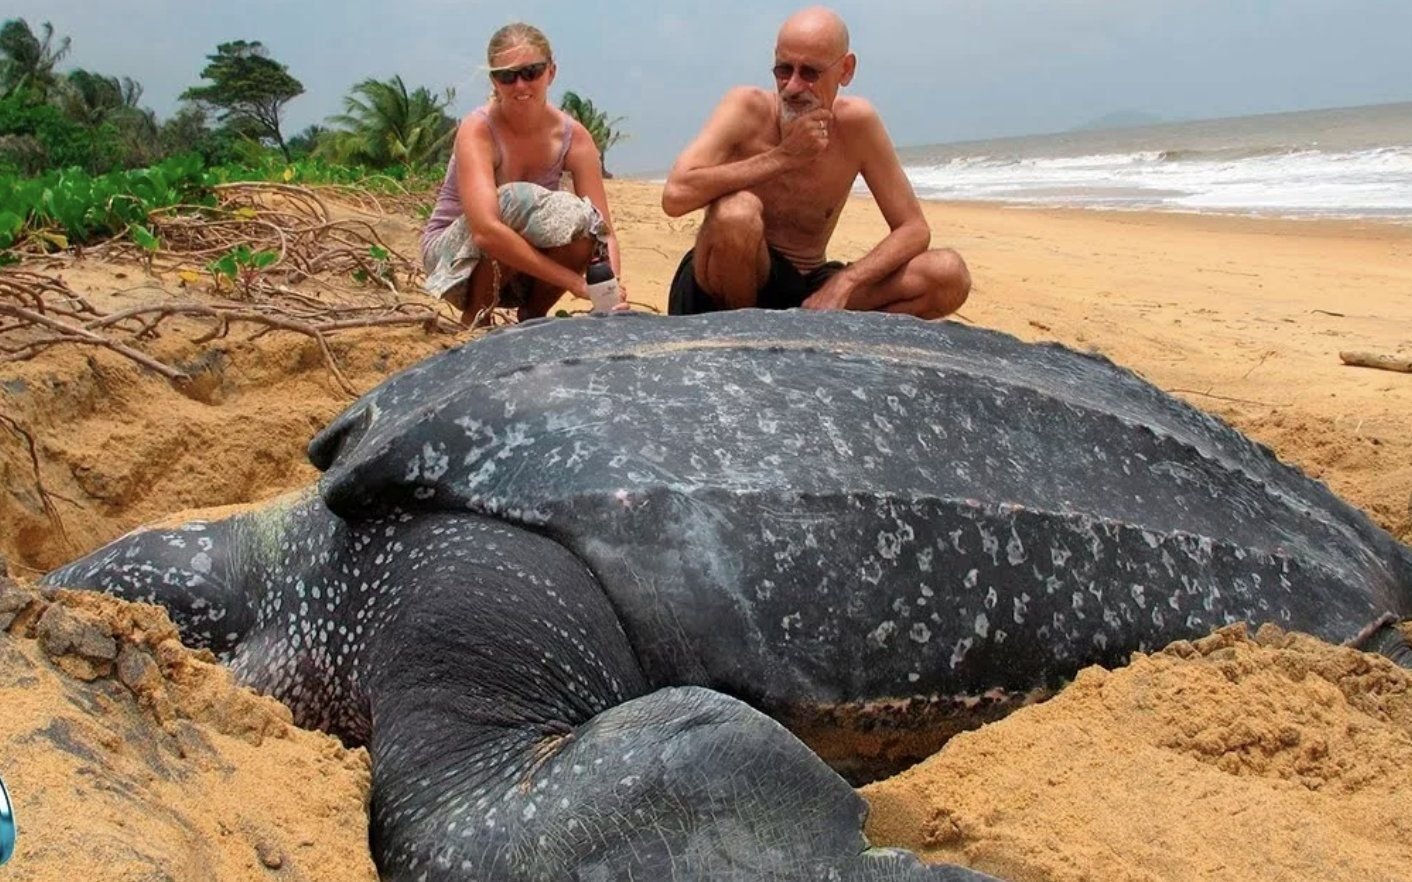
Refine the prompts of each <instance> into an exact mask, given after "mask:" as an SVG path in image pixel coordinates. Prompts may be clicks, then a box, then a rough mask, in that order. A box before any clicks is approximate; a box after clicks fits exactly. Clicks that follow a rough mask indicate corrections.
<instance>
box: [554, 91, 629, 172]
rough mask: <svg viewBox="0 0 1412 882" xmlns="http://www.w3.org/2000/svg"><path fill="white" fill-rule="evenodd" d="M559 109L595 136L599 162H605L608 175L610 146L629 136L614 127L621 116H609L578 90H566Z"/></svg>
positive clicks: (594, 141)
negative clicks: (610, 117)
mask: <svg viewBox="0 0 1412 882" xmlns="http://www.w3.org/2000/svg"><path fill="white" fill-rule="evenodd" d="M559 109H560V110H562V111H564V112H565V113H567V114H568V115H569V116H572V117H573V118H574V119H576V120H578V121H579V122H580V123H582V124H583V127H584V128H585V129H588V133H589V134H590V135H592V136H593V143H594V144H595V145H596V146H597V147H598V158H599V162H601V163H602V164H603V176H604V177H605V178H606V177H609V175H608V164H607V158H608V148H609V147H612V146H613V145H614V144H616V143H618V142H619V141H621V140H623V139H624V138H626V137H627V135H626V134H624V133H623V131H622V130H621V129H617V128H614V126H616V125H617V124H618V123H620V122H622V121H623V118H622V117H621V116H616V117H613V118H612V119H609V118H608V113H607V112H606V111H604V110H600V109H599V108H597V107H594V106H593V102H592V101H590V100H588V99H587V98H583V97H581V96H580V95H579V94H578V93H577V92H565V93H564V97H563V99H562V100H560V102H559Z"/></svg>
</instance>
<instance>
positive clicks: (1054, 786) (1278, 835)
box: [863, 626, 1412, 882]
mask: <svg viewBox="0 0 1412 882" xmlns="http://www.w3.org/2000/svg"><path fill="white" fill-rule="evenodd" d="M1408 769H1412V672H1409V671H1406V670H1403V669H1401V668H1398V667H1396V666H1394V665H1392V664H1391V663H1389V662H1387V661H1385V660H1383V659H1381V658H1377V657H1374V656H1371V655H1368V654H1365V653H1361V652H1356V651H1353V650H1349V649H1343V648H1336V647H1331V646H1328V645H1327V644H1324V643H1321V642H1319V641H1317V640H1314V639H1313V638H1310V637H1306V636H1303V635H1298V634H1284V633H1282V632H1280V631H1279V630H1278V629H1276V628H1273V627H1266V628H1263V629H1261V631H1260V632H1259V633H1258V635H1257V636H1256V637H1255V638H1254V639H1252V638H1250V637H1248V636H1247V635H1246V632H1245V629H1244V627H1243V626H1238V627H1233V628H1229V629H1226V630H1224V631H1221V632H1219V633H1217V634H1215V635H1213V636H1211V637H1210V638H1207V639H1205V640H1202V641H1199V642H1197V643H1186V642H1182V643H1177V644H1173V645H1172V646H1170V647H1168V648H1167V649H1166V650H1164V651H1163V652H1160V653H1157V654H1155V655H1151V656H1144V655H1138V656H1135V657H1134V659H1133V661H1132V664H1131V665H1129V666H1128V667H1126V668H1122V669H1120V670H1117V671H1113V672H1109V671H1106V670H1104V669H1102V668H1097V667H1094V668H1088V669H1086V670H1084V671H1082V672H1080V674H1079V676H1078V678H1077V679H1076V680H1075V681H1074V683H1073V684H1072V685H1070V686H1069V687H1068V688H1067V689H1065V690H1064V691H1063V692H1061V693H1060V694H1059V695H1058V696H1057V697H1056V698H1054V699H1052V700H1050V701H1049V702H1047V703H1045V704H1042V705H1038V706H1035V707H1031V708H1027V709H1025V710H1021V711H1018V712H1016V713H1015V714H1013V715H1012V716H1010V717H1009V718H1007V719H1006V720H1004V721H1002V722H999V723H996V724H994V725H991V726H988V727H986V728H985V729H982V730H979V731H977V732H972V733H968V734H964V735H959V736H957V737H956V738H954V739H953V740H952V741H951V742H950V743H948V744H947V746H946V747H945V748H944V749H943V750H942V751H941V752H940V753H938V754H937V755H935V756H933V757H932V758H931V759H929V760H927V761H926V762H924V763H922V764H920V765H918V766H916V767H914V768H912V769H910V770H908V771H907V772H905V773H903V774H901V775H898V776H897V777H895V778H892V779H889V780H887V781H882V782H879V783H877V784H873V785H870V786H868V787H867V788H865V789H864V791H863V792H864V795H865V796H866V797H867V799H868V800H869V802H870V803H871V804H872V806H873V815H872V817H871V819H870V820H869V824H868V833H869V837H870V838H871V839H872V840H873V841H874V842H878V843H887V844H893V845H900V846H905V847H908V848H913V849H916V850H917V851H919V852H920V853H922V854H923V855H924V856H925V857H926V858H927V859H929V860H936V861H951V862H958V863H965V864H968V865H970V866H973V867H976V868H979V869H982V870H985V871H987V872H990V873H994V874H996V875H999V876H1002V877H1004V878H1006V879H1010V880H1013V882H1030V880H1033V882H1040V880H1043V882H1080V880H1105V882H1156V880H1212V882H1214V880H1227V879H1242V880H1293V879H1321V880H1326V882H1333V880H1348V882H1368V880H1388V882H1392V880H1406V879H1408V878H1412V816H1409V814H1408V806H1412V779H1409V777H1408V775H1407V770H1408Z"/></svg>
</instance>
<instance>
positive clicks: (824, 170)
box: [752, 141, 859, 245]
mask: <svg viewBox="0 0 1412 882" xmlns="http://www.w3.org/2000/svg"><path fill="white" fill-rule="evenodd" d="M752 146H758V151H757V152H764V151H765V150H768V149H769V148H770V146H772V145H769V144H763V143H762V144H760V145H752ZM858 171H859V164H858V161H857V159H856V158H855V157H854V156H853V154H852V153H851V151H849V150H848V145H847V144H846V143H842V142H840V141H835V142H834V143H833V144H831V145H829V147H828V149H827V150H826V151H825V152H824V153H822V154H820V155H819V156H817V157H815V159H814V160H813V161H812V162H810V163H808V164H806V165H804V166H801V167H800V168H797V169H793V170H791V171H788V172H785V173H783V174H781V175H779V176H777V177H775V178H772V179H771V180H769V181H766V182H764V183H762V184H759V185H757V186H755V187H753V188H752V192H754V193H755V195H756V196H759V197H760V201H761V202H762V203H764V208H765V229H766V231H767V233H769V235H770V238H771V239H775V238H778V237H779V236H780V235H784V236H789V237H795V236H797V237H799V238H800V239H801V240H819V239H822V240H827V239H828V236H829V234H830V233H831V232H832V231H833V228H834V226H835V225H836V224H837V223H838V214H839V212H840V211H841V210H842V208H843V204H844V202H845V201H846V200H847V199H848V195H849V193H850V192H852V189H853V183H854V181H856V180H857V178H858ZM820 244H821V245H822V242H820Z"/></svg>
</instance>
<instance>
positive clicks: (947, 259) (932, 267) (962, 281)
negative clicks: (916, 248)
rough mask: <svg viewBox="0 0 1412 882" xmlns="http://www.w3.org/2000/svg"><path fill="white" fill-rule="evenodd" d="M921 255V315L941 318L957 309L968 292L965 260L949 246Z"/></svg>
mask: <svg viewBox="0 0 1412 882" xmlns="http://www.w3.org/2000/svg"><path fill="white" fill-rule="evenodd" d="M921 259H922V262H923V265H922V267H921V270H922V273H923V275H924V276H925V277H926V280H927V284H926V288H925V291H926V293H925V295H924V297H923V300H924V302H923V303H922V304H920V306H921V309H920V312H921V313H922V314H923V317H925V318H941V317H942V316H944V315H950V314H951V313H953V312H955V311H956V310H958V309H960V308H961V306H962V305H963V304H964V303H965V302H966V298H967V297H969V296H970V294H971V270H970V268H969V267H967V266H966V261H965V260H963V259H962V258H961V255H960V254H958V253H956V251H955V250H954V249H951V248H937V249H934V250H932V251H928V252H926V253H925V254H923V255H922V256H921Z"/></svg>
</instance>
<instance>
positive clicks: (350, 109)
mask: <svg viewBox="0 0 1412 882" xmlns="http://www.w3.org/2000/svg"><path fill="white" fill-rule="evenodd" d="M71 49H72V46H71V45H70V40H69V38H68V37H62V36H57V35H56V34H55V30H54V27H53V26H52V25H51V24H50V23H48V22H45V23H44V24H42V25H41V26H40V27H39V29H38V30H37V31H36V30H35V29H33V28H31V27H30V25H29V24H28V23H27V22H26V21H25V20H24V19H10V20H8V21H5V22H3V24H0V263H4V262H7V261H9V260H13V259H15V257H16V254H17V252H19V251H28V252H33V251H53V250H56V249H65V248H70V247H76V246H81V245H83V244H85V243H90V242H94V241H97V240H101V239H105V238H108V237H112V236H126V237H128V238H129V239H131V240H132V241H133V242H134V243H135V244H136V245H137V246H138V247H139V248H141V249H142V250H143V251H144V252H145V253H146V254H148V255H151V254H153V253H155V252H156V251H157V250H158V248H159V244H160V243H159V242H158V239H157V236H156V235H155V234H154V233H153V230H154V229H156V226H155V225H154V224H153V223H152V220H153V215H154V213H157V212H163V211H166V210H168V209H171V208H173V207H177V206H185V207H189V208H191V209H195V210H199V209H200V207H201V206H210V205H213V204H214V203H215V190H214V189H213V188H215V187H217V186H219V185H220V184H226V183H235V182H243V181H271V182H282V183H289V184H297V185H324V184H335V185H347V186H357V187H359V188H361V189H364V190H370V191H372V192H374V193H376V192H386V193H398V194H405V193H406V192H407V191H408V190H414V191H417V190H424V191H429V190H430V189H431V188H432V187H433V186H434V185H435V183H436V182H437V181H439V180H440V178H441V175H442V173H443V170H444V168H445V165H446V161H447V159H448V157H449V156H450V153H451V149H452V141H453V139H454V137H455V131H456V121H455V120H454V119H453V118H452V117H451V116H450V115H448V113H447V110H448V108H449V107H450V105H451V102H452V101H453V99H454V97H455V96H454V92H452V91H451V90H449V89H448V90H445V91H443V92H440V93H437V92H433V91H432V90H430V89H427V88H426V87H422V86H417V87H415V88H409V87H408V86H407V84H406V83H405V82H403V80H402V78H401V77H400V76H394V77H392V78H390V79H387V80H376V79H366V80H363V81H361V82H359V83H357V84H356V85H354V86H353V87H352V88H351V89H350V90H349V94H348V95H347V96H346V97H345V98H344V99H343V112H342V113H340V114H337V115H336V116H333V117H330V118H329V119H328V121H327V122H328V127H325V126H317V125H316V126H309V127H308V128H306V129H304V130H303V131H301V132H299V133H298V134H296V135H294V136H292V137H289V138H286V137H285V136H284V133H283V131H282V129H281V123H282V117H283V114H284V110H285V107H286V105H288V103H289V102H290V101H292V100H294V99H295V98H297V97H298V96H299V95H301V94H302V93H303V91H304V87H303V85H302V84H301V83H300V82H299V81H298V80H297V79H295V78H294V76H293V75H291V74H290V73H289V71H288V70H287V69H286V67H285V66H284V65H283V64H280V63H279V62H278V61H276V60H275V59H273V58H271V57H270V55H269V52H268V51H267V50H266V49H265V47H264V46H263V45H262V44H261V43H260V42H258V41H246V40H236V41H232V42H227V43H221V44H220V45H218V46H217V47H216V51H215V53H214V54H211V55H208V56H206V59H207V62H208V63H207V65H206V67H205V68H204V69H203V70H202V72H201V79H202V82H201V83H200V84H198V85H194V86H191V87H190V88H188V89H187V90H186V91H185V92H184V93H183V99H184V102H183V104H182V106H181V107H180V108H179V109H178V110H177V111H176V112H175V113H173V114H172V115H171V116H170V117H169V118H167V119H165V120H159V119H158V118H157V115H156V114H155V113H154V112H153V111H152V110H151V109H149V108H145V107H142V106H141V100H142V95H143V88H142V85H141V84H140V83H138V82H136V81H135V80H133V79H131V78H130V77H125V76H116V75H111V74H108V73H103V72H98V71H93V70H88V69H84V68H74V69H71V70H67V71H61V70H60V69H59V65H60V63H61V62H62V61H63V60H64V59H65V58H67V57H68V55H69V54H70V50H71ZM562 106H563V108H564V110H565V111H566V112H567V113H569V114H570V115H572V116H574V117H575V118H576V119H578V120H579V121H580V122H582V123H583V124H584V126H585V127H586V128H587V129H588V131H589V133H590V134H592V136H593V139H594V141H595V142H596V143H597V145H598V149H599V152H600V153H604V154H606V153H607V151H608V148H610V147H612V146H613V145H614V144H616V143H617V142H618V141H620V140H621V139H622V138H623V137H624V134H623V132H622V131H621V130H619V129H618V128H617V126H618V125H619V123H620V122H621V121H622V120H621V117H618V118H610V117H609V116H608V115H607V113H606V112H604V111H602V110H601V109H599V108H597V107H595V106H594V104H593V102H592V101H589V100H587V99H585V98H582V97H580V96H579V95H577V94H576V93H574V92H568V93H566V94H565V95H564V99H563V102H562ZM423 208H424V209H425V208H426V206H424V207H423ZM228 256H229V257H230V259H231V261H234V262H233V263H231V264H230V266H229V268H230V269H232V271H233V272H232V273H229V274H228V273H226V272H225V269H227V268H228V267H227V265H226V264H223V263H220V261H219V260H218V261H217V262H216V263H218V264H219V265H220V269H212V272H213V273H216V274H218V275H222V276H225V277H227V278H230V279H231V280H232V281H235V282H240V281H241V280H242V278H244V279H246V280H248V278H249V277H250V274H251V273H258V272H259V271H260V270H261V269H262V267H260V266H258V260H256V257H257V255H251V256H250V258H249V261H246V262H242V260H241V258H240V255H238V254H235V253H234V252H232V255H228ZM370 258H371V262H370V263H369V266H370V267H372V275H380V274H382V272H383V271H384V264H385V263H386V255H379V254H378V253H377V252H376V251H374V252H373V253H372V254H371V255H370ZM223 259H224V258H222V260H223ZM242 272H244V276H242Z"/></svg>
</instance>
